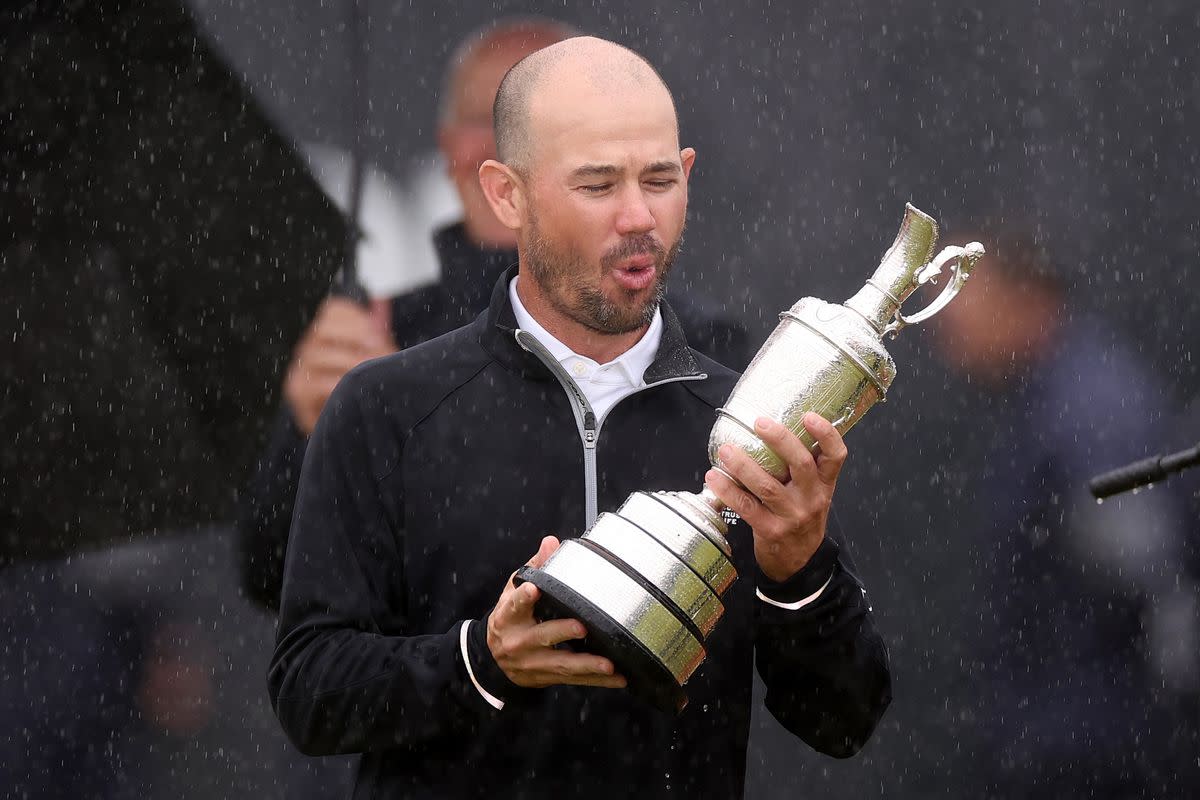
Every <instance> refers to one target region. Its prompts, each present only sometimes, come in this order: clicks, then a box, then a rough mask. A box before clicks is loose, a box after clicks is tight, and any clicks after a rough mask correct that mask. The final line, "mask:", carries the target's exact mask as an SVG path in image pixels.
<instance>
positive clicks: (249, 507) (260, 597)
mask: <svg viewBox="0 0 1200 800" xmlns="http://www.w3.org/2000/svg"><path fill="white" fill-rule="evenodd" d="M573 34H574V30H573V29H572V28H570V27H569V26H567V25H564V24H562V23H560V22H557V21H553V20H549V19H541V18H518V19H513V20H501V21H499V22H497V23H495V24H494V25H491V26H488V27H486V28H484V29H482V30H480V31H476V32H475V33H473V34H471V35H470V36H468V37H467V38H466V39H465V40H464V41H463V42H462V43H461V44H460V45H459V46H458V48H457V49H456V50H455V52H454V55H453V57H452V58H451V60H450V65H449V68H448V71H447V74H446V79H445V81H444V84H443V89H442V100H441V107H440V110H439V119H438V134H437V140H438V148H439V150H440V151H441V154H442V156H443V158H444V160H445V163H446V165H447V170H448V174H449V177H450V179H451V181H452V182H453V184H454V187H455V190H456V192H457V194H458V197H459V199H460V200H461V203H462V208H463V216H462V219H461V221H459V222H457V223H455V224H452V225H450V226H448V227H445V228H443V229H441V230H440V231H438V232H437V234H436V235H435V237H434V245H435V248H436V251H437V255H438V258H439V261H440V265H439V266H440V277H439V279H438V281H437V282H436V283H432V284H430V285H427V286H424V287H421V288H418V289H416V290H414V291H412V292H409V293H406V294H402V295H399V296H396V297H394V298H391V299H386V300H384V299H379V300H375V301H372V303H371V306H370V307H369V308H364V307H362V306H359V305H358V304H356V303H354V302H352V301H350V300H348V299H346V298H341V297H330V298H329V299H327V300H326V301H325V302H324V303H323V304H322V306H321V308H320V309H319V310H318V312H317V315H316V318H315V320H314V321H313V323H312V325H311V326H310V328H309V330H308V331H307V333H306V334H305V336H304V337H303V339H302V340H301V341H300V343H299V344H298V345H297V347H296V350H295V353H294V356H293V358H292V361H291V363H290V364H289V366H288V369H287V373H286V376H285V378H284V384H283V401H284V402H283V408H282V409H281V412H280V415H279V419H278V421H277V423H276V425H275V428H274V430H273V431H272V434H271V438H270V441H269V443H268V446H267V450H266V452H265V453H264V455H263V457H262V459H261V460H260V462H259V465H258V468H257V470H256V473H255V475H254V477H253V479H252V481H251V484H250V486H249V487H248V491H247V497H246V501H245V502H244V504H243V512H242V514H241V518H240V520H239V534H240V535H239V538H240V542H241V554H242V573H243V577H244V584H245V587H246V589H247V592H248V593H249V594H250V596H251V597H252V599H254V600H255V601H256V602H257V603H258V604H260V605H262V606H264V607H266V608H269V609H276V608H278V605H279V591H280V586H281V580H282V570H283V561H284V554H285V552H286V547H287V538H288V527H289V525H290V523H291V519H292V510H293V505H294V503H295V495H296V484H297V480H298V478H299V473H300V466H301V463H302V462H303V459H304V452H305V447H306V444H307V441H308V437H309V435H310V434H311V433H312V430H313V427H314V425H315V424H316V421H317V418H318V416H319V415H320V413H321V410H322V409H323V408H324V406H325V403H326V401H327V400H328V399H329V395H330V393H331V392H332V391H333V388H334V386H335V385H336V384H337V383H338V381H339V380H341V378H342V376H344V375H345V374H346V372H348V371H349V370H350V369H351V368H353V367H354V366H356V365H357V364H359V363H361V362H363V361H366V360H368V359H371V358H376V357H379V356H383V355H386V354H388V353H392V352H395V351H396V350H403V349H405V348H407V347H411V346H412V345H415V344H418V343H420V342H423V341H426V340H428V339H432V338H434V337H436V336H440V335H441V334H443V333H447V332H448V331H451V330H454V329H455V328H457V327H460V326H461V325H464V324H466V323H467V322H469V321H470V320H471V319H473V318H474V317H475V316H476V315H477V314H478V313H480V312H481V311H483V310H484V308H485V307H486V306H487V298H488V296H489V294H490V292H491V287H492V285H493V284H494V283H495V281H496V279H497V278H498V277H499V276H500V274H501V273H502V272H503V270H504V269H505V268H506V267H508V266H510V265H512V264H515V263H516V261H517V254H516V250H515V246H516V239H515V238H514V235H513V232H512V231H511V230H509V229H508V228H506V227H505V226H504V225H502V224H501V223H500V222H499V221H498V220H497V219H496V217H495V215H494V214H493V213H492V210H491V208H490V207H489V206H488V203H487V200H486V199H485V198H484V196H483V191H482V189H481V188H480V185H479V177H478V170H479V166H480V165H481V164H482V163H483V162H484V161H486V160H487V159H489V158H492V157H494V156H495V151H496V143H495V138H494V133H493V130H492V104H493V101H494V100H495V97H496V90H497V87H498V86H499V85H500V81H501V79H502V78H503V77H504V74H505V73H506V72H507V71H508V69H509V68H510V67H512V65H513V64H515V63H516V62H517V61H519V60H520V59H521V58H523V57H524V56H526V55H528V54H530V53H532V52H534V51H536V50H539V49H541V48H543V47H546V46H547V45H550V44H554V43H555V42H558V41H561V40H563V39H565V38H567V37H569V36H571V35H573ZM672 300H673V301H674V303H675V305H676V306H677V314H678V316H679V318H680V322H681V324H682V325H683V328H684V330H685V331H686V332H687V334H688V336H689V339H690V341H691V342H692V343H693V345H694V346H695V347H697V349H699V350H701V351H702V352H705V353H706V354H708V355H710V356H712V357H713V358H714V359H716V360H717V361H719V362H721V363H723V364H727V365H729V366H732V367H741V366H743V365H744V362H745V361H746V360H747V353H746V351H747V349H748V343H747V336H746V330H745V328H744V327H743V326H742V325H741V323H740V322H737V321H735V320H731V319H729V318H727V317H726V316H725V315H724V314H722V313H720V312H719V311H718V310H716V309H715V308H712V307H711V306H708V305H706V304H703V303H701V302H700V301H698V300H696V299H694V298H692V297H689V296H679V295H673V296H672Z"/></svg>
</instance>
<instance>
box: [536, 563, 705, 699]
mask: <svg viewBox="0 0 1200 800" xmlns="http://www.w3.org/2000/svg"><path fill="white" fill-rule="evenodd" d="M526 581H528V582H529V583H532V584H533V585H534V586H536V587H538V590H539V591H540V592H541V597H540V598H538V602H537V605H536V606H535V607H534V616H536V617H537V619H538V620H540V621H542V622H545V621H546V620H551V619H577V620H579V621H580V622H582V623H583V624H584V626H585V627H586V628H587V635H586V636H585V637H584V638H583V639H574V640H571V641H569V642H564V643H563V645H562V646H564V647H566V648H568V649H570V650H574V651H576V652H580V653H592V654H594V655H599V656H604V657H605V658H607V659H608V660H610V661H612V662H613V665H614V666H615V667H616V670H617V672H618V673H619V674H621V675H623V676H624V677H625V679H626V681H627V682H628V689H629V691H630V692H632V693H633V694H635V695H637V696H638V697H641V698H642V699H644V700H646V701H648V702H650V703H651V704H653V705H654V706H655V707H657V708H658V709H660V710H662V711H666V712H668V713H679V712H681V711H683V709H684V707H685V706H686V705H687V694H686V693H685V692H684V691H683V687H682V686H680V685H679V684H678V683H677V682H676V681H675V677H674V676H673V675H672V674H671V671H670V670H669V669H667V668H666V667H665V666H664V665H663V663H662V662H661V661H659V660H658V659H657V658H655V656H654V654H653V653H651V652H650V650H649V649H647V648H646V646H645V645H643V644H642V643H641V642H639V641H638V640H637V639H635V638H634V637H633V636H632V635H631V634H630V633H629V631H627V630H626V629H625V628H624V627H622V626H621V625H620V624H619V623H618V622H617V621H616V620H614V619H613V618H612V617H610V616H609V615H608V614H606V613H604V612H603V611H601V610H600V609H599V608H597V607H596V605H595V604H594V603H592V602H591V601H589V600H588V599H587V598H586V597H584V596H583V595H581V594H579V593H578V592H576V591H575V590H574V589H572V588H571V587H569V586H567V585H566V584H565V583H563V582H562V581H560V580H558V579H557V578H555V577H553V576H551V575H547V574H546V573H545V572H543V571H542V570H539V569H534V568H532V567H521V568H520V569H519V570H517V574H516V578H515V579H514V583H516V584H517V585H518V586H519V585H520V584H522V583H524V582H526Z"/></svg>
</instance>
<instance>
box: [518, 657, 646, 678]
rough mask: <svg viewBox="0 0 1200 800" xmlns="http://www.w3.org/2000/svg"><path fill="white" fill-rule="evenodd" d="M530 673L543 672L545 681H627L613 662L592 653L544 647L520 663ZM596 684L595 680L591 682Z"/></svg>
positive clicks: (541, 673)
mask: <svg viewBox="0 0 1200 800" xmlns="http://www.w3.org/2000/svg"><path fill="white" fill-rule="evenodd" d="M521 668H522V670H523V671H525V672H527V673H532V674H540V675H542V676H544V682H546V683H580V682H582V681H601V682H606V681H611V680H612V679H614V678H615V679H617V680H619V681H621V682H622V684H623V683H624V680H625V678H624V676H622V675H620V674H618V673H617V668H616V667H615V666H614V665H613V662H611V661H609V660H608V659H607V658H605V657H604V656H598V655H593V654H592V653H572V652H571V651H569V650H542V651H541V652H538V653H531V654H530V655H529V657H528V658H527V659H526V660H525V662H524V663H523V664H522V666H521ZM588 685H594V684H590V683H589V684H588Z"/></svg>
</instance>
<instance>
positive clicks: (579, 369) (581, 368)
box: [571, 361, 587, 378]
mask: <svg viewBox="0 0 1200 800" xmlns="http://www.w3.org/2000/svg"><path fill="white" fill-rule="evenodd" d="M571 372H574V373H575V376H576V377H577V378H582V377H583V376H584V375H587V364H584V363H583V362H582V361H576V362H575V364H574V366H572V367H571Z"/></svg>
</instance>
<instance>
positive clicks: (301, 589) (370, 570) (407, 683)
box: [268, 372, 497, 755]
mask: <svg viewBox="0 0 1200 800" xmlns="http://www.w3.org/2000/svg"><path fill="white" fill-rule="evenodd" d="M354 376H355V373H353V372H352V373H350V375H349V376H347V378H346V379H343V380H342V382H341V383H340V384H339V386H338V388H337V389H336V390H335V391H334V394H333V396H332V397H331V398H330V401H329V403H328V404H327V405H326V408H325V410H324V412H323V413H322V415H321V418H320V420H319V422H318V423H317V428H316V430H315V431H314V433H313V437H312V439H311V440H310V442H309V446H308V452H307V454H306V456H305V460H304V468H303V471H302V473H301V476H300V487H299V492H298V495H297V500H296V513H295V517H294V519H293V522H292V530H291V539H290V544H289V546H288V553H287V559H286V564H285V567H284V577H283V594H282V603H281V608H280V617H279V629H278V633H277V639H276V646H275V652H274V654H273V656H272V659H271V665H270V670H269V675H268V684H269V689H270V694H271V702H272V705H273V707H274V709H275V713H276V715H277V716H278V717H279V720H280V722H281V724H282V726H283V729H284V731H285V732H286V733H287V735H288V737H289V738H290V739H291V740H292V742H293V743H294V744H295V745H296V746H297V747H298V748H299V749H300V750H301V751H302V752H304V753H306V754H308V755H328V754H333V753H348V752H363V751H369V750H379V749H386V748H392V747H398V746H405V745H419V744H427V743H433V742H434V740H437V739H440V738H443V737H448V736H455V737H461V736H463V735H466V734H469V733H470V732H471V731H472V730H473V729H474V728H475V726H476V725H477V724H478V722H479V721H480V720H482V719H484V718H485V717H487V716H488V715H491V714H495V713H497V712H496V710H495V709H493V708H492V707H491V706H490V705H489V704H488V703H487V701H486V700H485V699H484V698H483V697H482V696H481V695H480V693H479V692H478V691H477V690H476V689H475V687H474V686H473V685H472V684H471V683H470V681H469V679H468V677H467V673H466V668H465V666H464V662H463V653H462V648H461V647H460V640H459V636H460V633H461V632H462V631H461V630H460V629H461V627H462V625H463V624H464V623H455V624H454V625H453V626H452V627H451V629H450V630H447V631H443V632H429V631H411V630H409V629H408V623H407V620H406V609H405V595H406V592H405V589H404V586H405V574H404V561H403V552H404V549H403V538H402V537H403V532H402V531H399V530H397V529H396V528H395V524H394V522H393V520H394V518H395V517H396V516H397V515H396V514H395V513H389V510H388V509H389V508H391V509H395V508H396V506H395V505H391V506H389V505H387V504H385V502H384V496H383V494H382V493H381V491H380V488H379V484H378V482H377V478H380V477H382V476H379V475H377V474H376V471H377V468H376V467H373V466H372V459H371V456H372V448H378V447H382V446H385V445H382V444H380V440H381V439H382V438H383V437H377V436H372V435H370V434H369V433H368V427H367V425H366V424H365V421H364V415H363V413H362V410H361V407H360V400H359V397H358V390H357V389H356V387H355V383H356V381H355V380H353V378H354ZM388 490H389V493H390V494H389V496H388V497H389V500H390V501H394V500H395V494H396V491H397V490H396V488H395V484H394V483H391V482H389V483H388ZM400 502H402V501H400Z"/></svg>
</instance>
